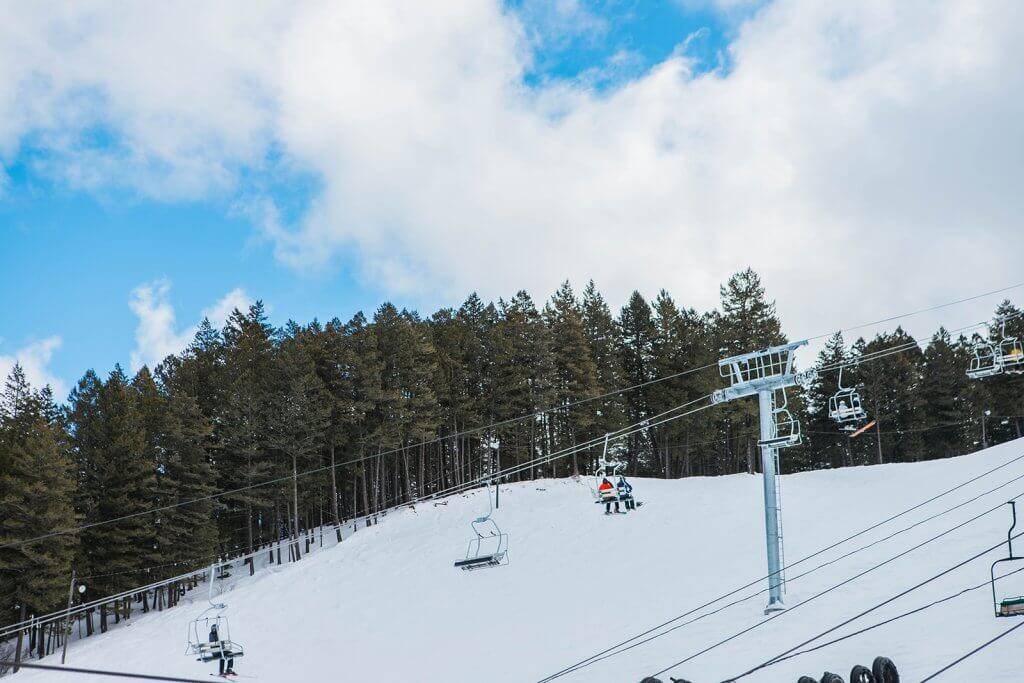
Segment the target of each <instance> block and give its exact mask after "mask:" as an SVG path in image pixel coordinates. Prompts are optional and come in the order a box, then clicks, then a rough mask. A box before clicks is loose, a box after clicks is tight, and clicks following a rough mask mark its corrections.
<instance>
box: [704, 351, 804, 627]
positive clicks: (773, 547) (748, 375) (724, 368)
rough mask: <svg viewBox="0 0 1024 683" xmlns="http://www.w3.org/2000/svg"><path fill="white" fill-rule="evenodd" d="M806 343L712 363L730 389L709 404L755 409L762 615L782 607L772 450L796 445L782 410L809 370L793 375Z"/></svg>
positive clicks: (796, 427)
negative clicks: (738, 402) (764, 576)
mask: <svg viewBox="0 0 1024 683" xmlns="http://www.w3.org/2000/svg"><path fill="white" fill-rule="evenodd" d="M806 344H807V341H806V340H804V341H798V342H794V343H792V344H784V345H782V346H773V347H771V348H767V349H763V350H761V351H754V352H752V353H744V354H741V355H739V356H732V357H731V358H724V359H722V360H720V361H718V372H719V374H720V375H721V376H722V377H725V378H727V379H728V380H729V382H730V385H729V386H728V387H726V388H724V389H719V390H717V391H715V392H714V394H712V397H711V402H712V403H716V404H717V403H725V402H727V401H732V400H735V399H738V398H744V397H746V396H753V395H754V394H757V397H758V402H759V404H760V408H761V439H760V440H759V441H758V442H757V445H758V446H759V447H760V448H761V466H762V470H763V471H764V522H765V542H766V545H767V549H768V606H767V607H766V608H765V614H768V613H770V612H779V611H782V610H784V609H786V606H785V604H783V602H782V591H783V587H784V584H785V574H784V571H785V564H786V562H785V557H784V555H783V551H782V520H781V512H782V501H781V498H780V491H779V480H778V473H779V455H778V449H780V448H786V447H789V446H796V445H798V444H799V443H800V440H801V436H800V423H799V422H798V421H797V420H796V419H794V418H793V415H792V414H791V413H790V412H789V409H788V408H787V407H786V387H791V386H794V385H795V384H805V383H806V382H808V381H810V380H811V379H812V378H813V377H814V376H815V372H814V371H813V370H810V371H807V372H803V373H797V372H796V370H795V368H794V366H793V354H794V352H795V351H796V349H798V348H800V347H801V346H805V345H806Z"/></svg>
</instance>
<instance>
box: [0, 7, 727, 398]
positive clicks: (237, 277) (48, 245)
mask: <svg viewBox="0 0 1024 683" xmlns="http://www.w3.org/2000/svg"><path fill="white" fill-rule="evenodd" d="M509 8H510V9H511V11H513V12H516V13H521V14H519V16H521V18H522V21H523V22H524V24H525V27H526V29H527V30H528V31H531V32H533V31H536V32H544V33H545V36H544V37H543V38H541V39H539V40H538V41H537V42H535V43H534V44H533V48H534V59H535V63H534V67H533V68H531V69H530V70H529V72H528V73H526V74H525V75H524V79H523V80H524V83H526V84H527V85H529V86H531V87H533V86H537V85H538V84H540V83H542V82H550V81H552V80H567V81H572V80H574V79H577V78H579V77H580V75H581V74H582V73H584V72H586V71H587V70H591V69H595V68H603V67H605V66H606V65H607V64H608V61H609V60H610V59H612V58H613V57H614V56H615V55H617V54H625V53H628V55H629V68H628V71H626V72H624V73H620V74H617V75H615V76H614V77H609V78H607V79H602V80H600V81H598V82H595V83H593V87H595V88H597V89H602V90H603V89H610V88H614V87H616V86H617V85H618V84H619V83H620V82H621V80H622V79H625V78H631V77H634V76H635V75H637V74H638V73H640V72H642V71H643V70H646V69H648V68H650V66H651V65H652V64H656V63H658V62H660V61H662V60H664V59H665V58H666V57H668V56H669V55H671V54H672V52H673V51H674V50H676V49H677V48H678V46H679V45H680V44H681V43H683V41H685V40H686V38H687V37H688V36H690V35H693V34H697V35H696V36H695V40H694V41H693V42H692V44H691V46H690V48H689V49H688V52H689V54H691V55H692V56H693V57H694V59H695V60H697V61H696V64H697V65H698V67H699V68H700V69H711V68H715V67H716V66H718V64H719V61H718V60H719V54H720V52H721V51H722V50H723V49H724V47H725V45H726V43H727V33H728V29H727V27H726V26H725V25H724V24H723V23H722V21H721V18H720V17H719V16H718V15H716V14H715V13H714V12H711V11H707V10H699V9H687V8H685V7H684V6H683V5H682V4H680V3H677V2H639V1H637V2H632V1H618V0H609V1H601V2H590V3H586V6H585V7H584V8H583V9H584V10H585V11H586V12H587V14H588V15H589V16H590V17H591V18H592V19H594V20H596V21H599V22H600V27H601V28H600V30H599V31H597V32H596V33H594V32H589V31H588V32H587V33H585V34H574V33H572V32H567V34H566V35H563V36H552V35H549V34H548V33H547V32H548V31H549V28H548V27H547V26H544V25H540V24H538V23H531V22H543V21H547V20H548V19H550V17H545V16H538V15H537V14H536V13H535V12H533V11H532V10H530V11H523V10H524V8H523V3H522V2H519V1H517V2H512V3H510V4H509ZM698 32H699V33H698ZM90 137H91V138H92V140H91V142H90V144H91V145H93V146H96V147H99V148H101V149H102V148H103V147H106V146H112V145H114V144H115V142H114V141H113V140H114V138H116V133H106V132H101V133H97V132H96V131H93V132H92V133H91V134H90ZM55 163H56V164H59V163H60V159H59V158H55V157H52V156H51V155H50V154H48V151H47V150H46V149H45V147H44V148H40V147H39V146H38V145H34V144H33V143H32V141H31V140H25V141H24V142H23V145H22V147H21V148H20V149H19V151H18V153H17V154H16V155H14V156H13V157H11V158H9V159H7V160H6V163H5V164H4V172H5V173H6V175H7V182H6V184H5V186H4V187H3V192H2V194H0V230H2V235H3V249H2V250H0V291H2V292H4V293H5V294H6V296H3V297H0V320H2V321H3V325H2V328H0V356H3V355H5V354H6V355H8V356H11V355H14V354H16V353H17V351H18V350H19V349H21V348H23V347H25V346H26V345H29V344H31V343H33V342H38V341H39V340H43V339H46V338H50V337H52V336H53V335H57V336H59V337H60V338H61V340H62V343H61V347H60V348H59V350H58V351H56V352H55V353H54V354H53V357H52V361H51V364H50V368H51V370H52V373H53V375H55V376H56V377H58V378H60V379H62V380H63V381H64V382H65V384H66V386H67V387H70V386H71V385H72V383H73V382H74V381H75V379H77V378H78V377H80V376H81V374H82V373H83V372H84V370H85V369H86V368H96V369H98V370H100V371H106V370H109V369H110V368H111V367H112V366H113V365H114V363H117V362H120V363H121V364H122V365H125V366H128V365H129V355H130V351H131V350H132V348H133V346H134V344H135V341H134V334H135V328H136V326H137V324H138V318H137V316H136V315H135V314H134V313H133V312H132V311H131V310H130V308H129V305H128V302H129V296H130V293H131V291H132V290H133V289H134V288H136V287H137V286H139V285H140V284H143V283H150V282H153V281H158V280H165V281H167V282H169V283H170V285H171V288H170V303H171V305H172V306H173V308H174V310H175V311H176V314H177V320H176V322H177V324H178V328H185V327H187V326H188V325H189V324H192V323H193V322H194V321H195V320H196V319H198V317H199V316H200V314H201V311H203V310H204V309H205V308H206V307H208V306H210V305H211V303H213V301H214V300H216V299H218V298H219V297H221V296H223V295H224V294H226V293H227V292H228V291H230V290H232V289H234V288H242V289H243V290H244V291H245V292H246V293H247V294H249V295H250V296H251V297H254V298H261V299H263V300H264V301H265V303H266V304H267V305H268V307H269V310H270V313H271V317H272V320H273V322H274V323H276V324H283V323H284V322H285V321H286V320H287V319H289V318H291V319H295V320H298V321H301V322H306V321H309V320H311V319H312V318H314V317H318V318H321V319H329V318H330V317H333V316H338V317H341V318H346V319H347V318H348V317H350V316H351V315H352V314H353V313H355V312H356V311H358V310H365V311H367V312H368V313H369V312H371V311H372V310H373V309H374V308H376V307H377V306H378V305H379V304H380V303H381V302H382V301H384V300H386V299H389V298H390V299H391V300H393V301H396V302H397V303H398V304H399V305H408V306H409V307H417V306H427V307H430V308H431V310H432V308H433V307H436V306H443V305H457V304H458V303H459V300H458V299H453V298H450V297H443V296H440V297H439V296H432V295H431V294H430V293H429V292H423V293H421V294H419V295H416V296H404V297H403V296H402V295H401V294H399V295H398V296H393V295H392V294H391V293H390V292H388V291H387V289H386V288H382V287H375V286H374V285H373V283H372V282H368V281H366V280H365V279H358V278H354V277H353V276H352V269H351V268H350V267H349V266H350V265H351V264H348V263H346V262H345V255H344V254H343V255H342V256H341V257H340V259H339V260H338V261H337V262H336V263H334V264H333V265H332V267H330V268H328V269H326V270H317V271H315V272H309V271H307V272H301V271H296V270H295V269H293V268H288V267H287V266H284V265H282V264H281V263H279V262H278V260H277V259H275V257H274V253H273V246H272V245H271V244H270V243H269V242H268V241H267V240H265V239H262V238H261V237H260V236H259V234H258V233H256V232H255V231H254V229H253V225H252V221H251V220H250V218H249V217H248V216H246V215H244V214H243V213H240V212H239V211H237V210H236V208H235V202H236V199H237V197H238V196H239V195H244V194H245V193H246V192H247V191H248V188H249V187H252V186H258V187H260V188H263V189H265V190H267V191H269V192H271V193H272V194H273V195H274V196H275V198H276V199H277V205H278V206H279V207H281V206H284V207H288V209H289V210H290V211H291V212H293V213H294V214H296V215H299V214H301V213H302V212H303V211H304V210H305V209H306V207H307V205H308V202H309V201H310V197H311V195H312V194H313V193H314V192H315V190H316V187H317V181H316V178H315V177H308V176H307V177H303V176H301V175H300V176H298V177H296V176H295V175H292V174H289V173H288V172H287V170H286V169H282V168H272V169H271V170H269V171H268V170H266V169H264V170H262V171H258V172H257V171H251V170H249V171H245V172H243V173H242V174H241V177H240V180H239V182H238V185H237V186H236V187H235V188H233V189H232V191H230V192H225V193H219V194H218V195H216V196H213V197H208V198H203V199H202V200H197V201H161V200H158V199H152V198H148V197H146V196H143V195H140V194H139V193H137V192H133V191H131V190H125V189H122V188H116V187H113V188H102V189H100V190H99V191H97V190H95V189H88V190H85V189H75V188H74V187H71V186H69V184H68V183H66V182H63V181H62V180H60V179H55V178H54V177H53V176H52V173H50V168H51V167H52V165H53V164H55ZM27 283H32V286H26V284H27ZM467 293H468V292H467ZM533 294H534V295H535V297H536V298H538V299H541V298H543V297H544V296H546V295H547V294H548V292H533Z"/></svg>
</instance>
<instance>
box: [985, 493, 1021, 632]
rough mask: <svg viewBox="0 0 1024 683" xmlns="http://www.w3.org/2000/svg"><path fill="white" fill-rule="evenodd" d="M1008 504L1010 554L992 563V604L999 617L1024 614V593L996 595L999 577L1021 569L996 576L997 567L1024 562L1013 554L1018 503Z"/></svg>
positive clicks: (1011, 502) (1007, 539)
mask: <svg viewBox="0 0 1024 683" xmlns="http://www.w3.org/2000/svg"><path fill="white" fill-rule="evenodd" d="M1007 505H1009V506H1010V510H1011V512H1012V514H1013V524H1011V525H1010V530H1009V531H1007V532H1006V547H1007V550H1008V555H1007V556H1006V557H1004V558H1001V559H998V560H996V561H995V562H993V563H992V569H991V574H990V575H991V577H992V605H993V607H994V608H995V613H996V616H997V617H1018V616H1024V595H1016V596H1009V597H1004V598H999V597H998V596H997V595H996V583H998V581H999V579H1001V578H1005V577H1007V576H1009V575H1010V574H1015V573H1017V572H1018V571H1022V570H1021V569H1016V570H1014V571H1012V572H1007V573H1006V574H1003V575H1002V576H999V577H997V576H996V567H997V566H998V565H1000V564H1009V563H1015V562H1016V563H1020V562H1024V556H1020V555H1014V554H1013V530H1014V528H1015V527H1016V526H1017V503H1016V501H1012V500H1011V501H1009V502H1008V503H1007Z"/></svg>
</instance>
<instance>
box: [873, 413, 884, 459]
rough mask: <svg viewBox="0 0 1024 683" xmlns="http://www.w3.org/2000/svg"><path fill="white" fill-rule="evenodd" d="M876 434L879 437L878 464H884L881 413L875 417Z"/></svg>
mask: <svg viewBox="0 0 1024 683" xmlns="http://www.w3.org/2000/svg"><path fill="white" fill-rule="evenodd" d="M875 435H876V436H877V437H878V464H879V465H883V464H884V463H883V462H882V416H881V415H880V414H879V415H878V417H876V418H875Z"/></svg>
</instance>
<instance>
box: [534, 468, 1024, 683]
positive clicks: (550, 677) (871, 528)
mask: <svg viewBox="0 0 1024 683" xmlns="http://www.w3.org/2000/svg"><path fill="white" fill-rule="evenodd" d="M1020 460H1024V454H1022V455H1019V456H1017V457H1015V458H1012V459H1010V460H1007V461H1006V462H1004V463H1002V464H1001V465H997V466H996V467H993V468H992V469H990V470H987V471H985V472H982V473H981V474H979V475H977V476H975V477H972V478H970V479H968V480H966V481H963V482H961V483H959V484H957V485H956V486H953V487H952V488H949V489H946V490H945V491H942V492H941V493H938V494H936V495H934V496H932V497H931V498H929V499H927V500H925V501H922V502H920V503H917V504H916V505H914V506H912V507H909V508H907V509H905V510H903V511H901V512H898V513H896V514H894V515H892V516H890V517H887V518H886V519H883V520H881V521H879V522H876V523H874V524H872V525H870V526H868V527H865V528H864V529H861V530H860V531H857V532H856V533H853V534H851V535H850V536H847V537H846V538H844V539H842V540H839V541H836V542H835V543H833V544H831V545H829V546H826V547H824V548H821V549H820V550H816V551H815V552H813V553H811V554H810V555H807V556H805V557H802V558H800V559H799V560H797V561H796V562H793V563H792V564H790V565H788V567H787V568H792V567H795V566H797V565H799V564H802V563H804V562H806V561H808V560H810V559H812V558H814V557H817V556H818V555H821V554H823V553H826V552H828V551H829V550H833V549H834V548H837V547H839V546H840V545H842V544H844V543H847V542H849V541H852V540H853V539H855V538H857V537H859V536H863V535H864V534H866V533H868V532H870V531H874V530H875V529H877V528H879V527H881V526H884V525H885V524H888V523H889V522H892V521H893V520H896V519H899V518H900V517H903V516H904V515H907V514H910V513H911V512H913V511H915V510H919V509H920V508H922V507H924V506H925V505H928V504H929V503H933V502H935V501H936V500H938V499H940V498H942V497H944V496H947V495H949V494H951V493H954V492H956V491H958V490H960V489H962V488H964V487H965V486H969V485H970V484H973V483H974V482H976V481H978V480H979V479H982V478H984V477H987V476H988V475H990V474H992V473H994V472H997V471H999V470H1001V469H1003V468H1004V467H1008V466H1010V465H1012V464H1014V463H1016V462H1019V461H1020ZM1011 481H1012V480H1011ZM1003 485H1004V486H1005V484H1003ZM997 488H999V487H997ZM989 493H991V491H989ZM982 495H986V494H982ZM976 499H977V498H975V499H972V500H976ZM967 502H971V501H967ZM948 511H950V510H947V511H946V512H948ZM939 514H944V512H943V513H939ZM935 516H937V515H935ZM935 516H933V517H931V518H928V519H926V520H923V521H930V519H934V517H935ZM918 524H920V522H919V523H918ZM890 537H891V536H890ZM881 540H887V539H881ZM839 559H842V558H839ZM822 566H824V565H822ZM772 576H773V574H767V575H765V576H762V577H760V578H758V579H755V580H754V581H751V582H750V583H747V584H745V585H743V586H740V587H739V588H735V589H733V590H731V591H729V592H728V593H724V594H723V595H720V596H718V597H717V598H714V599H713V600H710V601H709V602H706V603H704V604H703V605H699V606H697V607H694V608H692V609H690V610H688V611H686V612H683V613H682V614H680V615H678V616H675V617H673V618H671V619H669V620H668V621H665V622H663V623H661V624H658V625H657V626H653V627H651V628H649V629H647V630H646V631H643V632H642V633H638V634H637V635H635V636H632V637H631V638H627V639H626V640H624V641H621V642H619V643H617V644H615V645H612V646H611V647H608V648H606V649H604V650H602V651H601V652H598V653H597V654H594V655H591V656H590V657H587V658H585V659H582V660H580V661H578V662H576V663H574V664H572V665H570V666H568V667H566V668H564V669H562V670H560V671H557V672H555V673H553V674H549V675H548V676H546V677H544V678H542V679H540V681H538V683H547V681H551V680H554V679H555V678H558V677H560V676H563V675H565V674H567V673H571V672H573V671H575V670H576V669H578V668H583V666H586V665H588V663H589V662H591V661H592V660H595V661H596V660H597V659H598V658H601V657H603V655H606V654H608V653H609V652H611V651H613V650H618V648H620V647H622V646H623V645H628V644H629V643H632V642H633V641H635V640H639V639H640V638H643V637H644V636H646V635H649V634H651V633H654V632H655V631H657V630H659V629H662V628H664V627H666V626H668V625H670V624H673V623H675V622H677V621H679V620H680V619H684V618H686V617H688V616H690V615H691V614H693V613H694V612H698V611H700V610H702V609H704V608H705V607H710V606H711V605H713V604H715V603H716V602H720V601H721V600H724V599H725V598H728V597H731V596H733V595H735V594H737V593H739V592H740V591H742V590H746V589H747V588H750V587H751V586H754V585H756V584H758V583H761V582H762V581H765V580H767V579H770V578H771V577H772ZM801 576H802V575H801ZM796 578H799V577H796ZM763 592H764V591H758V593H757V594H756V595H760V594H761V593H763ZM749 599H750V597H746V598H743V599H741V600H739V601H737V602H735V603H730V604H729V605H726V606H725V607H731V606H732V605H733V604H738V603H739V602H743V601H745V600H749ZM725 607H723V608H720V609H718V610H716V611H714V612H710V613H708V614H707V615H705V616H710V615H712V614H717V613H718V612H720V611H722V609H725ZM699 618H703V617H699ZM693 621H696V619H694V620H693ZM688 623H690V622H688ZM673 630H674V629H673ZM644 642H647V641H644ZM629 649H631V648H629ZM622 651H623V652H624V651H625V650H622Z"/></svg>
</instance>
